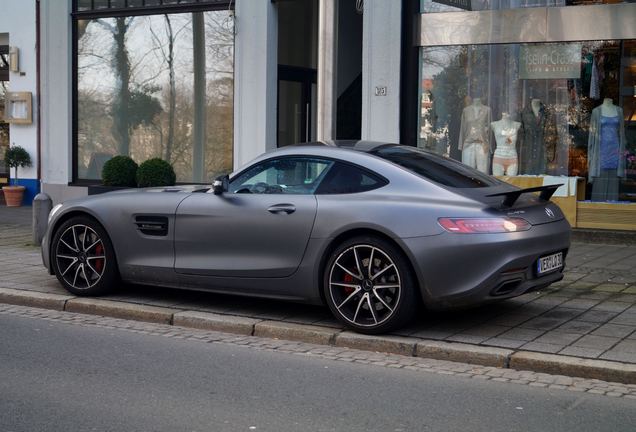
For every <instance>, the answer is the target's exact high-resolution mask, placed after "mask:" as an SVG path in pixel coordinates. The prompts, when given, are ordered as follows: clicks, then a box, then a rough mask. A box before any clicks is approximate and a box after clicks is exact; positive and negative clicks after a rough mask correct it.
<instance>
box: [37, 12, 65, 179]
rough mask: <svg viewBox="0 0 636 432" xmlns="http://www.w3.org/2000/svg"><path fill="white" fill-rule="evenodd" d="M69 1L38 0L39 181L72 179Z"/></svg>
mask: <svg viewBox="0 0 636 432" xmlns="http://www.w3.org/2000/svg"><path fill="white" fill-rule="evenodd" d="M71 60H72V58H71V1H70V0H65V1H59V0H41V1H40V100H41V108H40V109H41V115H42V119H41V123H40V126H41V130H40V139H41V144H42V149H41V150H42V182H43V183H48V184H59V185H66V184H67V183H68V182H69V181H71V179H72V163H73V157H72V151H71V145H72V142H73V139H72V127H71V125H72V117H73V115H72V108H71V107H72V102H71V100H72V88H71V79H72V76H73V74H72V70H71V67H72V66H71V64H72V61H71Z"/></svg>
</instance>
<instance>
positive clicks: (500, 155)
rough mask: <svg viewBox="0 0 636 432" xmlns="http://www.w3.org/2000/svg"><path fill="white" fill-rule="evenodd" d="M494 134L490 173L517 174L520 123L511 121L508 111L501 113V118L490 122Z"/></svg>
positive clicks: (497, 174) (498, 174)
mask: <svg viewBox="0 0 636 432" xmlns="http://www.w3.org/2000/svg"><path fill="white" fill-rule="evenodd" d="M490 126H491V127H492V131H493V133H494V134H495V142H496V143H497V148H496V149H495V153H494V155H493V158H492V174H493V175H496V176H500V175H504V174H505V175H512V176H514V175H517V168H518V166H519V165H518V159H517V147H516V146H517V132H518V131H519V128H521V123H519V122H517V121H513V120H512V119H511V118H510V116H509V115H508V113H501V120H497V121H494V122H492V123H491V124H490Z"/></svg>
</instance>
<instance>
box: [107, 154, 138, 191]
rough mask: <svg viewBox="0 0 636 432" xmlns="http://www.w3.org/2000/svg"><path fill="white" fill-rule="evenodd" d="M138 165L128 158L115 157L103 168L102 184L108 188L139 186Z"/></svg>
mask: <svg viewBox="0 0 636 432" xmlns="http://www.w3.org/2000/svg"><path fill="white" fill-rule="evenodd" d="M137 168H138V165H137V163H136V162H135V161H134V160H132V159H131V158H130V157H128V156H115V157H114V158H112V159H109V160H108V161H106V163H105V164H104V168H102V183H103V184H104V185H106V186H126V187H135V186H137Z"/></svg>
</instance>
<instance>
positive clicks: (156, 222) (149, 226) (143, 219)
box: [135, 216, 168, 236]
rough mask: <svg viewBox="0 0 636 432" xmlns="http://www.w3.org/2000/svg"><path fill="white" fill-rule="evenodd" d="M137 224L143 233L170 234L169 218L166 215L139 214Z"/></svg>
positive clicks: (136, 218) (152, 234)
mask: <svg viewBox="0 0 636 432" xmlns="http://www.w3.org/2000/svg"><path fill="white" fill-rule="evenodd" d="M135 224H136V225H137V229H138V230H139V231H140V232H141V233H142V234H145V235H149V236H166V235H168V218H167V217H165V216H137V217H135Z"/></svg>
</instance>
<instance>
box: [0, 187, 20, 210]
mask: <svg viewBox="0 0 636 432" xmlns="http://www.w3.org/2000/svg"><path fill="white" fill-rule="evenodd" d="M24 189H25V187H24V186H3V187H2V192H4V200H5V201H6V203H7V207H20V206H21V205H22V197H23V196H24Z"/></svg>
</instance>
